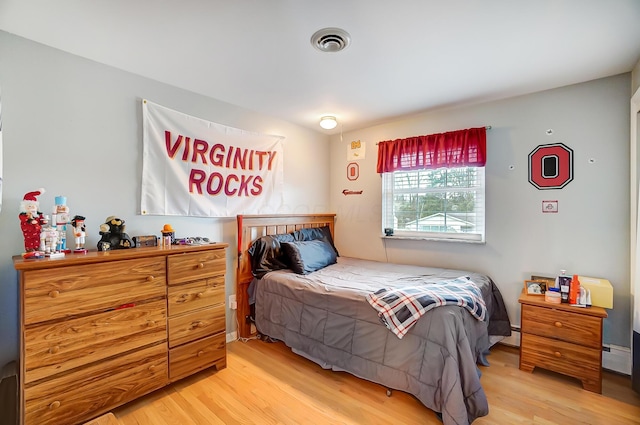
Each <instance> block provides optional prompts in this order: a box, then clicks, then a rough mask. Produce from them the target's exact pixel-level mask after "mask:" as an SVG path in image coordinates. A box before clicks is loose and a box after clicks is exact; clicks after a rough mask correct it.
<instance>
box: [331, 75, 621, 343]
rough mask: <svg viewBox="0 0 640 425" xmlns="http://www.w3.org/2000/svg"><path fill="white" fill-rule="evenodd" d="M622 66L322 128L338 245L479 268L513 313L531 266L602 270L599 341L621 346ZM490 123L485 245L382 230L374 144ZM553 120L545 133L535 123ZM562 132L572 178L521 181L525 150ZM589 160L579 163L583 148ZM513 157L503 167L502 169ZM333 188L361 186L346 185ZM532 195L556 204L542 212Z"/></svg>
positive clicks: (388, 257) (384, 256)
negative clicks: (542, 86)
mask: <svg viewBox="0 0 640 425" xmlns="http://www.w3.org/2000/svg"><path fill="white" fill-rule="evenodd" d="M630 86H631V81H630V74H623V75H619V76H614V77H610V78H605V79H600V80H596V81H592V82H588V83H583V84H578V85H573V86H568V87H563V88H559V89H555V90H549V91H545V92H540V93H534V94H531V95H526V96H521V97H516V98H511V99H506V100H501V101H496V102H490V103H484V104H478V105H474V106H468V107H461V108H452V109H449V110H440V111H434V112H425V113H423V114H419V115H416V116H412V117H410V118H408V119H402V120H397V121H395V122H391V123H387V124H383V125H378V126H375V127H371V128H366V129H362V130H358V131H352V132H348V133H345V134H343V136H342V141H341V140H340V136H336V137H333V138H332V141H331V202H332V207H333V210H335V211H336V212H337V223H336V245H337V248H338V250H339V251H340V254H341V255H345V256H354V257H361V258H368V259H374V260H379V261H389V262H398V263H409V264H420V265H428V266H442V267H447V268H458V269H467V270H475V271H479V272H484V273H487V274H489V275H490V276H491V277H492V278H493V279H494V281H495V282H496V283H497V285H498V286H499V287H500V289H501V291H502V294H503V297H504V299H505V303H506V304H507V306H508V311H509V317H510V318H511V321H512V324H514V325H519V324H520V310H519V304H518V302H517V298H518V295H519V293H520V291H521V290H522V286H523V280H524V279H528V278H530V276H531V275H532V274H536V275H543V276H556V275H557V274H558V273H559V270H560V269H566V270H567V271H568V272H569V273H572V274H573V273H577V274H581V275H585V276H593V277H602V278H607V279H609V280H610V281H611V283H612V285H613V286H614V309H613V310H609V311H608V312H609V318H608V319H606V320H605V324H604V342H605V343H611V344H616V345H620V346H624V347H629V346H630V342H629V335H630V297H629V291H630V285H629V280H630V279H629V158H628V155H629V99H630ZM485 125H490V126H492V129H491V130H489V131H488V133H487V146H488V161H487V166H486V185H487V190H486V210H487V220H486V228H487V235H486V239H487V242H486V244H483V245H478V244H464V243H454V242H429V241H407V240H390V239H382V238H381V237H380V235H381V233H382V232H381V228H380V227H381V225H380V223H381V193H380V190H381V189H380V188H381V179H380V176H379V175H377V174H376V171H375V169H376V159H377V147H376V143H377V142H379V141H383V140H390V139H396V138H404V137H409V136H417V135H424V134H432V133H440V132H444V131H450V130H457V129H464V128H470V127H480V126H485ZM547 129H553V131H554V132H553V135H552V136H548V135H547V134H546V130H547ZM356 140H360V141H362V142H365V143H366V158H365V159H364V160H361V161H358V164H359V168H360V177H359V179H358V180H356V181H354V182H351V181H349V180H347V174H346V166H347V164H348V161H347V158H346V152H347V145H348V143H350V142H351V141H356ZM553 142H562V143H564V144H566V145H567V146H569V147H570V148H572V149H573V151H574V180H573V181H572V182H570V183H569V184H568V185H567V186H566V187H565V188H563V189H560V190H538V189H536V188H535V187H534V186H532V185H531V184H530V183H529V182H528V177H527V172H528V167H527V166H528V164H527V160H528V154H529V153H530V152H531V151H532V150H533V149H534V148H535V147H536V146H538V145H542V144H548V143H553ZM591 158H593V159H595V160H596V162H595V164H589V163H588V160H589V159H591ZM510 165H513V166H514V167H515V169H514V170H509V166H510ZM344 189H349V190H362V191H363V193H362V195H349V196H345V195H343V194H342V193H341V192H342V190H344ZM543 200H558V203H559V213H557V214H543V213H542V209H541V204H542V201H543Z"/></svg>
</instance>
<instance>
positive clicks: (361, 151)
mask: <svg viewBox="0 0 640 425" xmlns="http://www.w3.org/2000/svg"><path fill="white" fill-rule="evenodd" d="M364 155H365V143H364V142H361V141H360V140H358V141H355V142H351V143H349V144H348V145H347V161H358V160H361V159H364Z"/></svg>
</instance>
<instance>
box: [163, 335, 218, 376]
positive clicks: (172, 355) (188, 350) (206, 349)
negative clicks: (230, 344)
mask: <svg viewBox="0 0 640 425" xmlns="http://www.w3.org/2000/svg"><path fill="white" fill-rule="evenodd" d="M226 358H227V346H226V335H225V334H224V332H223V333H220V334H218V335H214V336H210V337H208V338H204V339H201V340H198V341H196V342H192V343H189V344H185V345H183V346H181V347H178V348H174V349H172V350H170V351H169V379H170V380H171V381H172V382H173V381H175V380H177V379H180V378H183V377H185V376H188V375H191V374H193V373H195V372H198V371H200V370H203V369H206V368H208V367H210V366H213V365H215V366H216V368H217V369H218V370H220V369H222V368H224V367H226V365H227V361H226Z"/></svg>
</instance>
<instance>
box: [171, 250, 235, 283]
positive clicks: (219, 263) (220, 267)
mask: <svg viewBox="0 0 640 425" xmlns="http://www.w3.org/2000/svg"><path fill="white" fill-rule="evenodd" d="M167 269H168V272H167V273H168V283H169V285H177V284H180V283H186V282H190V281H192V280H197V279H205V278H208V277H214V276H221V275H224V273H225V271H226V257H225V250H224V249H216V250H211V251H199V252H191V253H186V254H177V255H170V256H169V257H168V258H167Z"/></svg>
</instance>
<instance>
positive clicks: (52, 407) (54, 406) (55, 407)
mask: <svg viewBox="0 0 640 425" xmlns="http://www.w3.org/2000/svg"><path fill="white" fill-rule="evenodd" d="M58 407H60V402H59V401H58V400H56V401H54V402H53V403H51V404H50V405H49V409H51V410H53V409H57V408H58Z"/></svg>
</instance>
